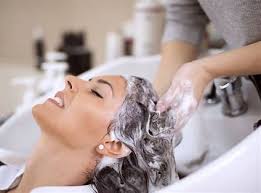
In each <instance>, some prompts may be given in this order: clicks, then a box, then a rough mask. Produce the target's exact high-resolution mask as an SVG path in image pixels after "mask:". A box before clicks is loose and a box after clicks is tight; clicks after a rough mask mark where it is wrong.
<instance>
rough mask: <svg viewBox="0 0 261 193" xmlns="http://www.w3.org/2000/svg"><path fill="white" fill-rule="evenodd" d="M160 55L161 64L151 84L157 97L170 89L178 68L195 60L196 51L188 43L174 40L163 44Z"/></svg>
mask: <svg viewBox="0 0 261 193" xmlns="http://www.w3.org/2000/svg"><path fill="white" fill-rule="evenodd" d="M161 53H162V54H161V57H162V58H161V63H160V66H159V69H158V72H157V74H156V77H155V79H154V82H153V86H154V88H155V89H156V91H157V93H158V94H159V95H162V94H164V93H165V92H166V91H167V89H168V88H169V87H170V85H171V80H172V78H173V74H175V73H176V71H177V70H178V68H179V67H180V66H182V65H183V64H184V63H187V62H190V61H193V60H195V59H196V58H197V56H198V49H197V47H196V46H193V45H192V44H190V43H187V42H184V41H177V40H176V41H171V42H168V43H165V44H164V45H163V46H162V52H161Z"/></svg>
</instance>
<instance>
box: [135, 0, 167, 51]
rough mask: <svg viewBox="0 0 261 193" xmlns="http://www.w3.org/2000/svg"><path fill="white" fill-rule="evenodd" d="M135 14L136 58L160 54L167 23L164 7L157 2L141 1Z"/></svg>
mask: <svg viewBox="0 0 261 193" xmlns="http://www.w3.org/2000/svg"><path fill="white" fill-rule="evenodd" d="M134 12H135V13H134V25H135V28H134V29H135V32H134V33H135V38H134V54H135V56H148V55H155V54H159V53H160V47H161V38H162V34H163V28H164V21H165V8H164V6H163V5H162V4H161V3H160V2H158V1H157V0H139V1H137V3H136V6H135V10H134Z"/></svg>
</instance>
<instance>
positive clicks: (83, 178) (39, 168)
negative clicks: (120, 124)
mask: <svg viewBox="0 0 261 193" xmlns="http://www.w3.org/2000/svg"><path fill="white" fill-rule="evenodd" d="M95 166H96V160H95V153H94V152H91V151H88V150H86V149H85V150H73V149H69V148H66V147H65V146H64V145H61V144H58V143H57V142H55V140H51V139H50V138H47V137H45V136H44V135H42V136H41V138H40V140H39V142H38V144H37V146H36V149H35V151H34V152H33V154H32V156H31V157H30V159H29V160H28V161H27V163H26V169H25V172H24V175H23V177H22V180H21V182H20V184H19V186H18V187H17V188H16V189H15V190H17V192H19V193H29V192H30V191H31V190H32V189H34V188H37V187H40V186H77V185H82V184H84V183H86V182H87V181H88V180H89V179H90V178H91V175H92V169H91V168H95Z"/></svg>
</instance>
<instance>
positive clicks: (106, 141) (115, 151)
mask: <svg viewBox="0 0 261 193" xmlns="http://www.w3.org/2000/svg"><path fill="white" fill-rule="evenodd" d="M100 145H103V148H99V146H100ZM100 147H101V146H100ZM96 151H97V153H99V154H101V155H103V156H108V157H111V158H122V157H126V156H128V155H129V154H130V153H131V151H130V149H129V148H128V147H127V146H126V145H125V144H124V143H122V142H121V141H118V140H117V139H111V138H110V137H109V136H108V135H106V136H105V137H104V138H103V140H102V141H101V143H100V144H99V145H98V146H97V147H96Z"/></svg>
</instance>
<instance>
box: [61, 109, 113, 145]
mask: <svg viewBox="0 0 261 193" xmlns="http://www.w3.org/2000/svg"><path fill="white" fill-rule="evenodd" d="M111 120H112V116H111V114H110V113H106V111H104V109H103V108H100V107H99V106H94V108H92V106H87V105H85V106H83V105H81V106H79V105H77V104H72V105H71V106H70V107H69V108H68V109H66V110H65V112H64V113H63V114H62V116H61V117H60V118H59V125H60V129H61V130H60V132H59V133H60V136H61V137H63V140H64V141H65V142H66V143H68V144H70V145H71V146H73V147H87V146H88V147H90V146H91V147H93V148H95V147H96V146H97V145H98V143H99V141H100V140H101V139H102V138H103V137H104V136H105V135H106V133H107V127H108V126H109V123H110V121H111Z"/></svg>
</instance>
